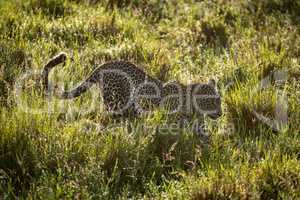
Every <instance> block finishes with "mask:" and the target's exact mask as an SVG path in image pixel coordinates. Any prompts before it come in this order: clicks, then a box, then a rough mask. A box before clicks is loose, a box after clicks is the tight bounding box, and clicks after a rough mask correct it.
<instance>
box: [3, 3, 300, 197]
mask: <svg viewBox="0 0 300 200" xmlns="http://www.w3.org/2000/svg"><path fill="white" fill-rule="evenodd" d="M299 7H300V2H299V1H298V0H294V1H291V0H271V1H267V0H263V1H242V0H239V1H222V0H216V1H194V0H190V1H186V0H170V1H162V0H151V1H135V0H132V1H129V0H127V1H125V0H105V1H97V0H91V1H84V0H43V1H37V0H24V1H17V0H14V1H8V0H4V1H1V2H0V12H1V13H5V14H4V15H1V16H0V52H1V54H0V105H1V107H0V199H127V198H136V199H140V198H144V199H194V200H198V199H299V198H300V162H299V159H300V154H299V152H300V135H299V130H300V120H299V119H300V110H299V103H300V92H299V85H300V79H299V74H300V71H299V67H300V59H299V58H300V37H299V36H300V34H299V33H300V23H299V22H300V20H299V19H300V14H299V10H300V9H299ZM60 51H65V52H67V53H68V54H69V55H70V56H71V57H72V58H73V61H72V63H71V62H70V61H68V63H67V65H66V66H65V67H57V68H55V70H53V73H52V76H51V79H52V81H56V82H58V81H60V82H63V83H66V86H67V87H71V86H72V85H75V84H76V83H78V82H80V81H81V80H83V79H84V77H86V76H87V75H88V74H89V73H90V72H92V71H93V69H95V68H96V67H97V66H98V65H100V64H102V63H104V62H105V61H109V60H114V59H126V60H129V61H132V62H134V63H136V64H138V65H139V66H140V67H141V68H143V69H144V70H145V71H146V72H147V73H149V74H151V75H152V76H154V77H157V78H159V79H160V80H164V81H171V80H179V81H181V82H182V83H187V82H189V81H192V82H206V81H208V80H209V79H210V78H215V79H217V80H218V87H219V89H220V93H221V94H222V106H223V112H224V115H223V116H222V117H221V118H219V119H218V120H216V121H211V120H209V119H207V125H208V132H209V133H210V134H211V143H210V144H209V145H203V143H202V142H201V141H199V139H198V138H197V137H195V136H193V135H192V134H190V132H189V130H184V131H182V133H172V134H171V133H168V132H164V131H162V130H157V129H156V127H157V126H158V125H160V124H163V123H165V120H166V116H164V115H162V113H161V111H159V110H157V111H155V113H154V114H153V115H151V116H145V117H142V118H141V119H137V120H135V121H134V122H132V123H133V124H134V125H133V128H132V133H128V131H127V128H126V125H125V124H119V125H117V126H112V125H111V124H110V122H109V119H106V118H105V116H104V115H103V104H102V103H101V101H100V97H99V95H96V93H95V91H97V88H96V87H95V88H93V89H92V90H91V91H89V92H88V93H86V94H84V95H83V96H82V97H80V98H78V99H75V100H73V101H59V100H53V101H51V102H50V103H49V102H47V100H46V99H45V97H44V96H43V95H42V94H41V88H40V85H39V75H38V74H39V73H40V70H42V66H43V65H44V64H45V63H46V61H47V60H48V59H49V58H50V57H51V56H53V55H55V54H57V53H58V52H60ZM278 71H279V72H284V73H286V75H287V76H286V77H284V78H286V81H285V82H282V83H279V82H278V81H277V80H276V75H275V74H276V72H278ZM26 72H27V73H28V72H35V75H34V74H33V75H30V76H27V77H26V79H25V80H24V81H23V82H22V85H21V88H22V93H21V94H20V93H16V92H18V91H20V90H17V89H18V88H17V87H16V86H17V84H18V83H19V81H20V77H21V76H22V75H24V74H25V73H26ZM262 80H269V82H267V83H268V84H267V86H268V87H267V88H265V89H262V90H258V89H256V88H257V86H259V85H260V84H261V81H262ZM280 92H281V94H282V93H283V92H284V94H285V96H286V102H285V103H287V105H288V106H287V116H288V121H287V123H286V124H285V127H284V129H280V130H279V131H274V130H273V129H272V128H270V127H269V126H268V125H267V124H266V123H264V122H263V121H261V120H259V119H258V118H257V116H255V114H254V112H253V111H256V112H258V113H260V114H263V115H264V116H266V117H268V118H270V119H274V118H276V116H277V115H276V106H278V102H279V97H278V96H280V95H278V94H280ZM95 99H96V101H93V100H95ZM25 105H26V106H25ZM91 105H93V106H92V109H91V110H90V112H84V109H82V108H91ZM24 108H27V109H24ZM41 110H46V112H39V111H41ZM95 123H96V124H100V125H101V124H102V125H108V128H106V129H100V130H99V129H97V127H96V126H95Z"/></svg>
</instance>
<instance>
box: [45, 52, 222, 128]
mask: <svg viewBox="0 0 300 200" xmlns="http://www.w3.org/2000/svg"><path fill="white" fill-rule="evenodd" d="M66 59H67V55H66V54H65V53H60V54H58V55H57V56H55V57H54V58H52V59H51V60H50V61H49V62H48V63H47V64H46V65H45V67H44V69H43V73H42V76H43V85H44V88H45V89H46V91H49V89H50V88H49V81H48V76H49V72H50V71H51V69H52V68H54V67H55V66H56V65H58V64H61V63H65V61H66ZM93 84H98V86H99V88H100V93H101V96H102V98H103V103H104V105H105V106H106V108H107V111H108V112H109V113H112V114H113V115H114V116H115V117H116V116H121V117H125V118H126V117H129V116H138V115H140V114H141V113H145V112H146V111H149V110H152V109H153V108H155V107H159V106H160V107H162V108H164V110H166V111H167V114H168V115H170V116H173V115H176V116H179V118H180V119H184V120H192V118H197V119H198V120H199V121H200V123H203V120H202V119H203V116H204V114H207V115H208V116H209V117H210V118H212V119H216V118H218V117H220V116H221V114H222V109H221V99H220V95H219V94H218V92H217V89H216V85H215V81H214V80H210V81H209V82H208V83H207V84H189V85H183V84H181V83H179V82H169V83H163V82H161V81H159V80H158V79H155V78H153V77H151V76H149V75H147V74H146V73H145V72H144V71H143V70H141V69H140V68H138V67H137V66H136V65H134V64H132V63H130V62H127V61H114V62H108V63H105V64H103V65H101V66H100V67H98V68H96V69H95V70H94V71H93V72H92V73H91V75H89V76H88V78H86V79H85V81H83V82H82V83H81V84H79V85H78V86H77V87H75V88H74V89H72V90H70V91H63V92H61V93H59V94H55V95H56V96H57V97H58V98H61V99H72V98H76V97H78V96H80V95H81V94H83V93H84V92H86V91H87V90H88V89H89V88H90V87H91V86H92V85H93Z"/></svg>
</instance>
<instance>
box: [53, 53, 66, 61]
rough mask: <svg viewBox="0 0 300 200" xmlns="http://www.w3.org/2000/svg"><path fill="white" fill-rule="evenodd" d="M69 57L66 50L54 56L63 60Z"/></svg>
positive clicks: (55, 58)
mask: <svg viewBox="0 0 300 200" xmlns="http://www.w3.org/2000/svg"><path fill="white" fill-rule="evenodd" d="M66 59H67V53H66V52H60V53H59V54H57V55H56V56H54V58H53V60H59V61H61V62H64V61H66Z"/></svg>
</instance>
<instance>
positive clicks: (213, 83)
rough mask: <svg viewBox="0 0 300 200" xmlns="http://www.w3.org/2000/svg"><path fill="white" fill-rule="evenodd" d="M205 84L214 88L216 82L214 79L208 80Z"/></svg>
mask: <svg viewBox="0 0 300 200" xmlns="http://www.w3.org/2000/svg"><path fill="white" fill-rule="evenodd" d="M207 84H208V85H211V86H213V87H216V81H215V80H214V79H210V80H209V81H208V83H207Z"/></svg>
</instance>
